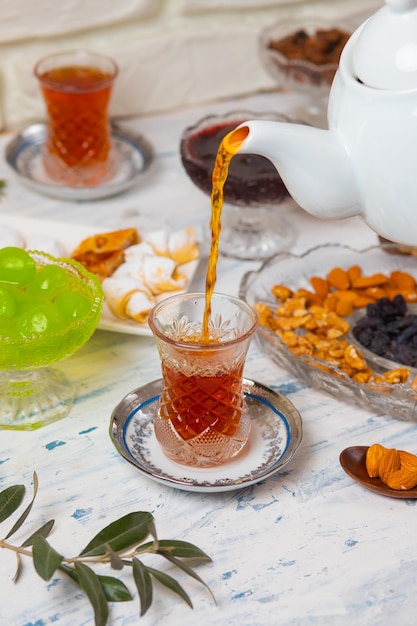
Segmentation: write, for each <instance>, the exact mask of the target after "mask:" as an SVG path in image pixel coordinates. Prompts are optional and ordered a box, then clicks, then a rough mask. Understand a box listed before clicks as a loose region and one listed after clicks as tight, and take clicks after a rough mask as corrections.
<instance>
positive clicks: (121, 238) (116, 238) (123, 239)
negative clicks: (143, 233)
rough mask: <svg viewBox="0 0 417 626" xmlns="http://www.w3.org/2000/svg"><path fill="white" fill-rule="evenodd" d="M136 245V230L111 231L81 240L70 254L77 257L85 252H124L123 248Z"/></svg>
mask: <svg viewBox="0 0 417 626" xmlns="http://www.w3.org/2000/svg"><path fill="white" fill-rule="evenodd" d="M136 243H139V233H138V231H137V229H136V228H124V229H121V230H112V231H109V232H107V233H99V234H97V235H92V236H91V237H87V238H86V239H83V240H82V241H81V243H80V244H79V245H78V246H77V247H76V249H75V250H74V251H73V252H72V256H79V255H81V254H84V253H85V252H96V253H101V252H112V251H113V250H125V248H128V247H129V246H132V245H133V244H136Z"/></svg>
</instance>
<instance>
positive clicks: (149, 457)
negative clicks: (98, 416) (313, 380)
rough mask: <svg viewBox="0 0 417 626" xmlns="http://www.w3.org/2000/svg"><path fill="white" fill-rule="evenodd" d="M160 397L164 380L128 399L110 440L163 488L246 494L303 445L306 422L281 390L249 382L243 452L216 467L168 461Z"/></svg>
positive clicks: (114, 417)
mask: <svg viewBox="0 0 417 626" xmlns="http://www.w3.org/2000/svg"><path fill="white" fill-rule="evenodd" d="M160 392H161V380H155V381H153V382H151V383H149V384H148V385H145V386H143V387H139V388H138V389H135V390H133V391H132V392H131V393H129V394H128V395H127V396H125V398H123V400H122V401H121V402H120V403H119V404H118V405H117V406H116V408H115V409H114V411H113V413H112V416H111V423H110V437H111V439H112V441H113V443H114V445H115V447H116V449H117V450H118V452H119V453H120V454H121V456H122V457H123V458H125V459H126V460H127V461H129V463H132V464H133V465H134V466H135V467H137V469H138V470H139V472H140V473H141V474H143V475H144V476H146V477H148V478H150V479H152V480H155V481H157V482H159V483H162V484H164V485H168V486H170V487H175V488H177V489H182V490H184V491H199V492H205V493H213V492H218V491H231V490H233V489H243V488H244V487H248V486H250V485H253V484H255V483H257V482H259V481H261V480H265V479H266V478H268V477H269V476H271V475H272V474H274V473H275V472H277V471H278V470H281V469H282V468H283V467H284V466H285V465H286V464H287V463H288V462H289V461H290V460H291V459H292V458H293V456H294V454H295V452H296V450H297V448H298V446H299V445H300V442H301V438H302V422H301V417H300V414H299V413H298V411H297V409H296V408H295V407H294V406H293V404H292V403H291V402H290V401H289V400H288V399H287V398H286V397H285V396H283V395H281V394H280V393H278V392H277V391H273V390H272V389H269V388H268V387H265V386H264V385H261V384H260V383H257V382H255V381H253V380H249V379H246V378H245V379H244V392H245V399H246V402H247V405H248V408H249V412H250V415H251V419H252V429H251V434H250V439H249V443H248V445H247V446H246V448H245V450H244V451H243V452H242V453H241V454H240V455H238V456H237V457H236V458H235V459H232V460H231V461H229V462H228V463H224V464H223V465H220V466H218V467H213V468H212V467H210V468H195V467H188V466H185V465H179V464H178V463H174V462H173V461H171V460H170V459H168V458H167V457H166V456H165V454H164V453H163V451H162V449H161V447H160V445H159V443H158V441H157V440H156V437H155V434H154V429H153V415H154V411H155V408H156V406H157V402H158V398H159V395H160Z"/></svg>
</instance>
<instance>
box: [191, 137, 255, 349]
mask: <svg viewBox="0 0 417 626" xmlns="http://www.w3.org/2000/svg"><path fill="white" fill-rule="evenodd" d="M246 134H247V131H244V132H243V134H242V135H240V134H239V133H236V131H235V130H232V131H231V132H230V133H228V134H227V135H226V136H225V137H224V139H223V140H222V142H221V144H220V146H219V149H218V151H217V156H216V161H215V163H214V168H213V174H212V191H211V220H210V228H211V244H210V254H209V260H208V268H207V274H206V302H205V304H206V306H205V310H204V319H203V333H202V336H203V339H204V340H205V341H209V338H210V335H209V320H210V316H211V298H212V295H213V291H214V286H215V284H216V279H217V259H218V256H219V239H220V231H221V214H222V209H223V198H224V193H223V188H224V184H225V182H226V179H227V174H228V172H229V165H230V161H231V160H232V157H233V156H234V155H235V154H236V152H238V151H239V148H240V146H241V144H242V142H243V139H244V138H245V137H246ZM232 135H234V137H233V141H232V140H231V136H232Z"/></svg>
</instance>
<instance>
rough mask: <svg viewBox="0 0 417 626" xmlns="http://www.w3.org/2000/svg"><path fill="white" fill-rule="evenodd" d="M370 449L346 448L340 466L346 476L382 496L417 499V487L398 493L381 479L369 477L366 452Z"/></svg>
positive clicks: (362, 447) (365, 447) (366, 447)
mask: <svg viewBox="0 0 417 626" xmlns="http://www.w3.org/2000/svg"><path fill="white" fill-rule="evenodd" d="M368 447H369V446H351V447H350V448H345V450H343V452H341V453H340V457H339V460H340V465H341V466H342V467H343V469H344V470H345V472H346V474H348V475H349V476H350V477H351V478H353V480H356V481H357V482H358V483H360V484H361V485H363V486H364V487H366V488H367V489H371V491H376V493H380V494H381V495H382V496H388V497H390V498H403V499H406V500H414V499H416V498H417V487H413V488H412V489H402V490H398V491H397V490H396V489H391V488H390V487H388V485H386V484H385V483H383V482H382V480H381V479H380V478H370V477H369V475H368V472H367V470H366V451H367V450H368Z"/></svg>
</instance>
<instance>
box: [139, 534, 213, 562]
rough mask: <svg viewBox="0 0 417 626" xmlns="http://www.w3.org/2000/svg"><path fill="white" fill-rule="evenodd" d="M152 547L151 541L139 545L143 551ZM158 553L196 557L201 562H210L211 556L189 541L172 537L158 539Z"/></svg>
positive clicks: (184, 557) (186, 557)
mask: <svg viewBox="0 0 417 626" xmlns="http://www.w3.org/2000/svg"><path fill="white" fill-rule="evenodd" d="M151 547H152V543H150V542H149V543H144V544H142V546H141V550H143V551H144V552H145V551H146V550H147V549H148V548H151ZM157 552H158V554H172V556H177V557H180V558H183V559H196V560H197V561H199V562H201V563H210V562H211V558H210V557H209V556H208V554H206V553H205V552H203V551H202V550H200V548H197V546H195V545H193V544H192V543H189V542H188V541H176V540H174V539H160V540H159V541H158V550H157Z"/></svg>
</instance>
